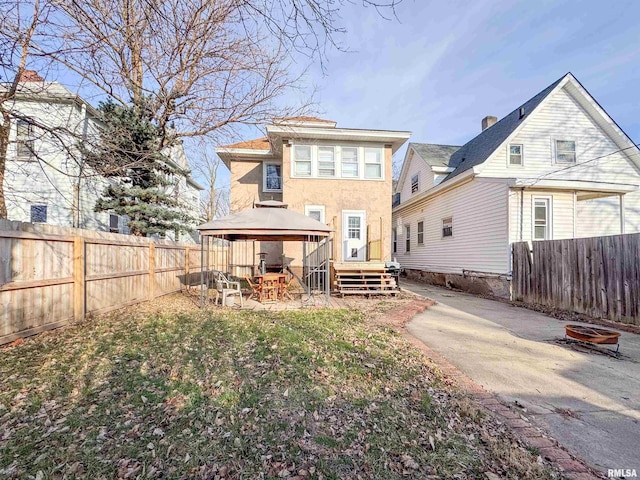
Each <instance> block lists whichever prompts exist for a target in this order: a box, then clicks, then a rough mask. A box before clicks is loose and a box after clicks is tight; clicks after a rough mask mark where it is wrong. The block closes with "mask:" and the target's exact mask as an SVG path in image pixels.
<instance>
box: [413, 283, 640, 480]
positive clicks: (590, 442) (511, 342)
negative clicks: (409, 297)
mask: <svg viewBox="0 0 640 480" xmlns="http://www.w3.org/2000/svg"><path fill="white" fill-rule="evenodd" d="M402 287H403V288H406V289H407V290H410V291H412V292H414V293H418V294H420V295H423V296H426V297H428V298H431V299H433V300H435V301H437V302H438V304H437V305H435V306H433V307H431V308H429V309H428V310H426V311H425V312H424V313H421V314H418V315H417V316H416V317H414V319H413V320H412V321H411V322H410V323H409V324H408V325H407V329H408V331H409V333H411V334H412V335H414V336H415V337H416V338H418V339H419V340H421V341H422V342H424V343H425V344H427V345H428V346H429V347H430V348H432V349H433V350H435V351H437V352H438V353H440V354H441V355H442V356H444V357H445V358H447V360H449V361H450V362H451V363H452V364H453V365H455V366H456V367H457V368H459V369H460V370H461V371H463V372H464V373H465V374H466V375H468V376H469V377H470V378H471V379H473V380H474V381H475V382H476V383H478V384H480V385H482V386H483V387H484V388H485V389H486V390H488V391H490V392H494V393H496V394H497V395H498V396H500V397H501V398H502V399H503V400H505V401H507V402H516V401H517V402H518V403H519V404H521V405H524V407H525V408H526V409H527V413H526V415H527V416H528V417H530V418H533V419H534V421H536V422H537V423H538V424H540V425H543V426H545V427H546V428H547V429H548V431H549V432H550V433H551V434H552V435H553V436H554V437H555V438H556V439H557V440H558V441H559V442H561V443H562V444H563V445H564V446H565V447H566V448H567V449H569V450H570V451H572V452H573V453H575V454H577V455H578V456H580V457H581V458H583V459H584V460H585V461H587V462H588V463H590V464H591V465H593V466H594V467H596V468H598V469H600V470H602V471H603V472H604V473H605V475H606V473H607V469H610V468H630V469H632V468H635V469H636V471H637V472H638V475H640V335H635V334H632V333H626V332H622V336H621V339H620V351H621V354H622V355H621V358H620V359H616V358H612V357H610V356H607V355H602V354H598V353H589V352H584V351H578V350H576V349H575V348H572V347H571V346H570V345H567V344H563V343H562V342H560V340H561V339H563V338H564V324H565V322H562V321H560V320H557V319H555V318H552V317H549V316H547V315H544V314H541V313H537V312H534V311H531V310H527V309H524V308H519V307H514V306H511V305H509V304H507V303H502V302H497V301H493V300H487V299H482V298H478V297H475V296H473V295H468V294H464V293H457V292H452V291H450V290H446V289H443V288H439V287H434V286H430V285H424V284H417V283H411V282H408V281H404V282H402Z"/></svg>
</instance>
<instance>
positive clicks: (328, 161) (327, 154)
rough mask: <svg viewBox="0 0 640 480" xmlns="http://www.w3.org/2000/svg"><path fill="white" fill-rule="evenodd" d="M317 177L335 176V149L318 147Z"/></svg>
mask: <svg viewBox="0 0 640 480" xmlns="http://www.w3.org/2000/svg"><path fill="white" fill-rule="evenodd" d="M318 176H319V177H335V176H336V149H335V147H318Z"/></svg>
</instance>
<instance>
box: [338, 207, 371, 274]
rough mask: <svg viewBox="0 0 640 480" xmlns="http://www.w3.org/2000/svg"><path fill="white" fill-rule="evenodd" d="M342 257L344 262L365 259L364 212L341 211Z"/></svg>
mask: <svg viewBox="0 0 640 480" xmlns="http://www.w3.org/2000/svg"><path fill="white" fill-rule="evenodd" d="M342 244H343V246H344V247H343V249H342V256H343V259H344V261H345V262H364V261H366V259H367V223H366V215H365V212H364V211H356V210H343V211H342Z"/></svg>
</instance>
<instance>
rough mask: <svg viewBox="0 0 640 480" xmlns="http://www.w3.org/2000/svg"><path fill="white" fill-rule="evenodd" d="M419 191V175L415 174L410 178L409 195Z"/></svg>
mask: <svg viewBox="0 0 640 480" xmlns="http://www.w3.org/2000/svg"><path fill="white" fill-rule="evenodd" d="M418 190H420V174H418V173H416V174H415V175H414V176H413V177H411V193H416V192H417V191H418Z"/></svg>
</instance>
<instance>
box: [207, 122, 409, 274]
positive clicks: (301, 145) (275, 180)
mask: <svg viewBox="0 0 640 480" xmlns="http://www.w3.org/2000/svg"><path fill="white" fill-rule="evenodd" d="M266 131H267V137H264V138H259V139H255V140H250V141H245V142H240V143H235V144H233V145H226V146H221V147H219V148H217V149H216V152H217V154H218V155H219V156H220V158H221V159H222V161H223V162H224V163H225V165H226V166H227V167H228V168H229V170H230V172H231V189H230V202H231V212H232V213H234V212H238V211H242V210H245V209H248V208H252V207H253V205H254V204H255V203H257V202H260V201H265V200H278V201H281V202H284V203H285V204H287V207H288V208H289V209H292V210H294V211H297V212H300V213H303V214H305V215H308V216H310V217H313V218H315V219H317V220H320V221H321V222H323V223H326V224H327V225H329V226H330V227H331V228H332V229H333V234H332V238H331V251H332V253H331V257H332V260H333V261H334V262H367V261H385V260H390V257H391V228H390V226H391V192H392V178H391V177H392V155H393V153H395V152H396V151H397V150H398V148H400V147H401V146H402V145H403V144H404V143H405V142H406V141H407V140H408V139H409V137H410V135H411V134H410V132H402V131H389V130H364V129H352V128H338V127H337V126H336V122H332V121H329V120H322V119H319V118H314V117H296V118H290V119H285V120H282V121H279V122H277V123H274V124H273V125H268V126H266ZM257 248H258V249H259V250H260V252H262V253H266V262H267V265H284V264H286V265H290V266H299V265H300V259H301V257H302V246H301V245H300V244H299V243H293V242H291V243H285V244H283V243H281V242H280V243H278V242H262V245H260V246H259V247H257ZM260 252H258V253H260Z"/></svg>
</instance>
